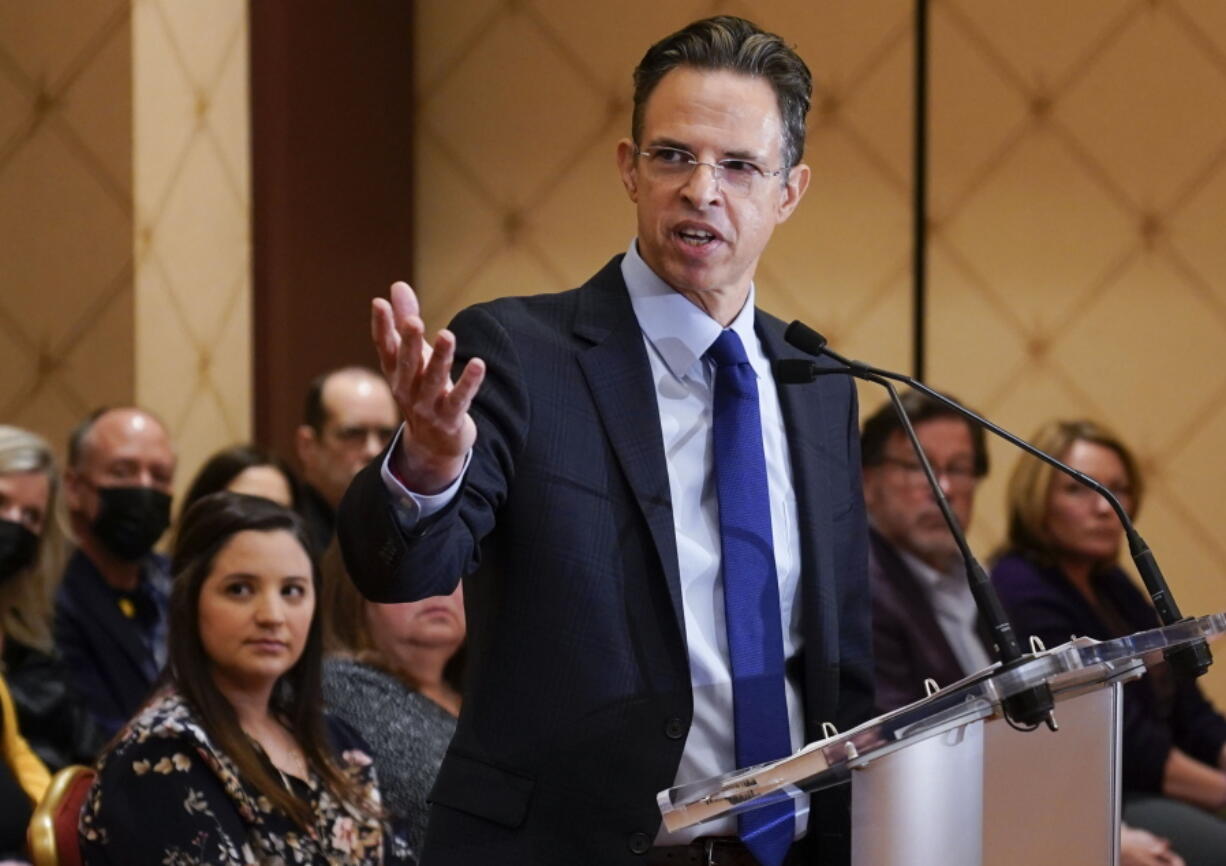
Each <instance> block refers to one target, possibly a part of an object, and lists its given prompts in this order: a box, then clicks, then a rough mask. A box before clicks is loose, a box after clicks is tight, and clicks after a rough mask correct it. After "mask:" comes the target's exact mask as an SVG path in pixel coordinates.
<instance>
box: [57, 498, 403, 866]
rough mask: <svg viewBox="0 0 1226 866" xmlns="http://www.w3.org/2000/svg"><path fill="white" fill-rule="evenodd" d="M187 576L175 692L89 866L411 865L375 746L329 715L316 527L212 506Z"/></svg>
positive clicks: (94, 841)
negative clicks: (388, 804) (388, 823)
mask: <svg viewBox="0 0 1226 866" xmlns="http://www.w3.org/2000/svg"><path fill="white" fill-rule="evenodd" d="M173 573H174V588H173V590H172V593H171V601H170V635H171V640H170V659H169V663H168V667H167V670H166V672H165V674H164V676H163V687H162V688H161V689H159V690H158V691H157V692H156V693H155V695H154V697H153V698H152V699H151V700H150V701H149V703H147V704H146V705H145V706H144V708H143V709H141V710H140V712H139V713H138V714H137V716H136V718H134V719H133V720H132V721H131V722H129V723H128V725H127V726H126V727H125V728H124V729H123V730H122V731H121V733H120V735H119V737H118V738H117V740H116V741H115V743H114V744H113V745H112V746H111V747H110V748H109V750H108V751H107V753H106V754H105V756H104V757H103V759H102V761H101V762H100V764H99V777H98V780H97V781H96V783H95V785H94V787H93V788H92V789H91V791H90V794H89V798H88V800H87V802H86V805H85V808H84V810H83V813H82V818H81V839H82V845H83V851H84V853H85V860H86V862H87V863H89V864H95V866H96V864H115V866H118V864H130V863H208V864H211V866H212V864H223V866H234V864H254V863H273V862H276V863H285V864H291V863H292V864H312V866H325V864H338V863H345V864H360V866H372V864H383V863H399V862H405V861H406V860H407V859H408V850H407V847H406V846H405V845H404V843H403V842H401V841H400V840H398V839H395V838H393V837H392V836H391V835H390V833H389V831H388V830H387V829H386V827H385V826H384V824H383V821H382V820H381V806H380V796H379V792H378V787H377V780H376V775H375V771H374V767H373V766H372V765H371V760H370V758H369V757H368V756H367V753H366V747H365V744H363V743H362V742H361V740H360V739H359V738H358V737H357V736H356V735H355V734H354V733H353V732H352V731H351V730H350V729H349V728H348V727H347V726H346V725H344V724H343V723H340V722H338V721H336V720H335V719H333V718H329V717H326V716H325V715H324V713H323V711H322V709H321V705H322V701H321V700H320V683H319V670H320V660H321V653H322V638H321V634H320V625H319V620H318V618H317V617H316V616H315V609H316V597H317V591H318V584H319V580H318V573H317V570H316V568H315V565H314V562H313V560H312V558H311V556H310V554H309V553H308V543H307V540H306V531H305V528H304V527H303V524H302V521H301V519H300V518H299V517H298V516H297V515H295V514H294V513H293V512H291V511H289V510H288V509H285V508H282V507H281V506H279V505H276V504H275V503H273V502H270V501H268V500H265V499H262V498H257V497H253V496H244V495H241V494H235V493H228V492H222V493H217V494H213V495H212V496H207V497H205V498H203V499H201V500H200V501H199V502H197V503H196V504H195V505H194V506H193V507H192V508H191V510H190V511H188V513H187V514H186V515H184V519H183V525H182V527H181V529H180V532H179V536H178V539H177V542H176V547H175V554H174V562H173Z"/></svg>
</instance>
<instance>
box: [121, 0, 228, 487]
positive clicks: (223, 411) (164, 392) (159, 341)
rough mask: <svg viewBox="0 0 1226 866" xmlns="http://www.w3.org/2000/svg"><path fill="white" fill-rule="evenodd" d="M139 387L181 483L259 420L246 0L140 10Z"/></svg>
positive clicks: (136, 154)
mask: <svg viewBox="0 0 1226 866" xmlns="http://www.w3.org/2000/svg"><path fill="white" fill-rule="evenodd" d="M132 34H133V67H134V72H135V75H134V111H133V115H134V116H133V128H134V130H135V132H134V136H133V139H134V140H133V164H134V166H135V176H134V200H135V221H136V235H135V247H136V268H135V297H136V329H135V347H136V358H135V361H136V397H137V400H138V401H139V402H140V403H141V404H142V405H145V406H148V407H149V408H151V409H153V410H154V411H156V412H158V413H159V414H160V415H161V416H162V417H163V418H164V419H165V420H166V422H167V424H168V425H169V426H170V428H171V433H172V435H173V436H174V438H175V443H176V446H177V447H178V450H179V465H180V470H179V474H178V478H177V482H178V486H179V488H180V489H182V488H183V487H184V486H185V485H186V484H187V483H188V482H189V481H190V480H191V477H192V475H193V474H194V473H195V471H196V469H197V468H198V467H199V465H200V464H201V463H202V462H203V460H204V459H206V458H207V457H208V455H209V454H210V453H212V452H213V451H215V450H217V449H218V448H220V447H222V446H224V445H227V444H229V443H231V442H235V441H240V440H244V439H247V438H248V437H249V436H250V429H251V418H250V415H251V407H250V402H251V339H250V322H251V316H250V305H251V221H250V198H251V196H250V180H249V177H250V164H249V154H248V146H247V142H248V129H249V123H248V120H247V110H248V109H247V106H248V94H247V87H248V84H247V78H248V75H247V68H248V60H247V5H246V3H245V2H243V0H224V2H210V3H180V2H175V0H136V2H134V4H133V9H132Z"/></svg>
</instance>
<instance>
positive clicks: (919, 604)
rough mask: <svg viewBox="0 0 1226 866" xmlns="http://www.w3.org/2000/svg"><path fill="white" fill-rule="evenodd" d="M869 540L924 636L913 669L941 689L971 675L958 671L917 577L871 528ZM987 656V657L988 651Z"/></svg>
mask: <svg viewBox="0 0 1226 866" xmlns="http://www.w3.org/2000/svg"><path fill="white" fill-rule="evenodd" d="M869 540H870V544H871V545H872V547H873V552H874V553H875V554H876V555H877V562H878V563H879V564H880V565H881V569H882V571H884V572H885V573H886V574H887V575H889V578H890V582H891V583H892V584H893V585H894V588H895V589H896V590H897V592H898V595H899V596H900V597H901V598H903V599H906V605H907V608H908V611H909V615H910V616H911V618H912V620H913V625H914V631H915V633H916V634H918V635H923V636H924V640H923V642H922V644H921V645H922V646H923V647H924V649H925V651H926V652H927V654H928V658H925V659H920V660H917V661H918V663H919V664H918V665H917V666H922V667H925V668H927V669H928V670H929V671H931V675H932V676H933V678H934V679H937V680H938V681H939V684H940V685H941V686H942V687H944V686H947V685H949V684H950V683H952V682H957V681H958V680H960V679H962V677H964V676H966V675H967V674H969V673H974V671H963V670H962V665H961V664H960V663H959V662H958V657H957V656H955V655H954V651H953V648H952V647H951V646H950V645H949V640H948V639H947V638H946V637H945V632H944V631H943V630H942V629H941V626H940V624H939V623H938V622H937V618H936V614H935V613H934V612H933V609H932V602H931V601H929V599H928V594H927V593H926V592H925V591H924V587H923V586H922V585H921V584H920V582H919V578H917V577H916V576H915V573H914V572H913V571H911V569H910V568H909V567H908V566H907V564H906V562H904V561H903V559H902V557H901V556H899V555H898V551H897V550H896V549H895V548H894V546H893V545H892V544H890V543H889V542H888V541H886V540H885V539H884V538H883V537H882V536H881V534H880V533H878V532H877V531H876V530H875V529H870V530H869ZM989 655H991V653H990V652H989Z"/></svg>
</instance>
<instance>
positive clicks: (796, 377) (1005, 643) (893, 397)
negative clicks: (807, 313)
mask: <svg viewBox="0 0 1226 866" xmlns="http://www.w3.org/2000/svg"><path fill="white" fill-rule="evenodd" d="M791 331H792V329H791V328H789V329H788V332H787V333H785V335H784V337H785V339H789V342H790V338H789V337H788V334H789V333H791ZM803 339H804V343H805V345H804V346H797V348H800V349H803V350H804V351H808V352H810V353H811V354H817V353H814V352H812V348H811V347H814V348H817V349H818V353H820V352H826V351H828V350H827V349H826V348H825V346H826V340H825V338H824V337H822V336H821V335H820V334H818V333H817V332H816V331H810V332H809V334H805V335H804V337H803ZM793 345H796V343H793ZM772 367H773V371H774V374H775V379H776V381H778V382H780V383H782V384H785V385H794V384H804V383H807V382H812V381H813V380H814V379H815V378H817V377H818V376H820V375H826V374H838V375H852V376H856V377H857V378H861V379H864V380H866V381H869V382H873V383H875V384H877V385H880V386H881V387H883V388H885V390H886V393H887V394H889V395H890V402H891V403H892V404H893V406H894V413H895V414H896V415H897V416H898V420H899V421H900V422H901V423H902V428H903V430H904V432H906V434H907V438H908V439H909V440H910V441H911V449H912V450H913V451H914V452H915V456H916V457H917V458H918V459H919V464H920V467H921V468H922V469H923V472H924V478H925V480H927V482H928V486H929V488H931V490H932V496H933V498H934V499H935V500H936V504H937V508H938V509H940V512H941V516H942V517H943V518H944V519H945V525H946V526H948V527H949V532H950V534H951V535H953V537H954V543H955V544H956V545H957V547H958V551H959V552H960V553H961V554H962V562H963V564H964V565H965V567H966V580H967V583H968V584H969V585H970V590H971V595H972V596H973V597H974V599H975V606H976V607H977V608H978V609H979V612H980V614H981V615H982V616H983V619H984V621H985V622H986V623H987V624H988V629H989V630H990V631H991V633H992V635H993V638H994V642H995V644H996V648H997V652H998V653H999V655H1000V661H1001V666H1002V669H1004V670H1008V669H1009V668H1011V667H1015V666H1017V665H1018V664H1021V663H1022V662H1023V661H1025V659H1024V658H1023V656H1022V649H1021V647H1020V646H1019V645H1018V640H1017V634H1016V633H1015V632H1014V630H1013V625H1012V623H1010V622H1009V617H1008V616H1007V615H1006V614H1005V609H1004V606H1003V605H1001V603H1000V598H999V596H997V594H996V588H995V587H994V586H992V582H991V581H990V580H989V579H988V575H987V572H985V571H984V570H983V566H982V565H980V564H979V561H978V560H977V559H976V558H975V555H974V554H973V553H972V552H971V547H970V544H969V543H968V542H967V540H966V533H964V532H963V531H962V527H961V526H960V525H959V524H958V518H957V516H956V515H955V514H954V512H953V509H952V508H950V506H949V500H948V499H947V498H946V496H945V491H944V490H942V489H941V485H940V483H939V482H938V481H937V477H936V473H934V472H933V471H932V464H931V463H929V462H928V455H927V454H926V453H925V452H924V448H923V446H922V445H920V441H919V437H918V436H917V435H916V433H915V427H914V426H913V425H912V424H911V419H910V418H909V417H908V416H907V410H906V409H905V408H904V407H903V405H902V400H901V399H899V396H898V391H897V389H896V388H895V387H894V384H893V383H892V382H890V381H889V380H888V379H886V378H884V377H882V376H879V375H877V374H875V373H874V372H873V371H871V370H868V369H867V368H857V369H855V370H853V369H852V367H851V366H850V365H844V366H842V367H822V366H820V365H818V364H815V363H814V362H812V361H806V360H804V359H800V358H785V359H780V360H777V361H775V362H774V363H773V364H772ZM1002 703H1003V706H1004V710H1005V716H1006V718H1007V719H1008V720H1009V721H1010V722H1011V723H1013V724H1014V725H1015V726H1019V727H1025V728H1027V729H1033V728H1035V727H1037V726H1038V724H1039V723H1040V722H1044V721H1046V723H1047V726H1048V727H1049V728H1051V729H1052V730H1053V731H1054V730H1056V724H1055V719H1054V717H1053V716H1052V709H1053V707H1054V706H1055V699H1054V698H1053V697H1052V693H1051V687H1050V686H1048V684H1047V683H1046V682H1044V683H1040V684H1039V685H1036V686H1032V687H1030V688H1028V689H1023V690H1022V691H1020V692H1018V693H1016V694H1013V695H1010V696H1009V697H1008V698H1006V699H1005V700H1004V701H1003V702H1002Z"/></svg>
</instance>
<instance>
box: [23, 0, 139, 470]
mask: <svg viewBox="0 0 1226 866" xmlns="http://www.w3.org/2000/svg"><path fill="white" fill-rule="evenodd" d="M129 21H130V19H129V10H128V4H127V3H126V2H118V0H100V2H97V3H90V4H86V6H81V5H80V4H76V3H70V2H64V0H49V2H46V3H4V4H0V261H3V262H4V266H3V268H0V365H2V368H3V369H4V371H5V375H4V376H3V377H0V421H3V422H4V423H13V424H19V425H23V426H26V427H29V428H31V429H34V430H37V431H39V432H41V433H43V434H44V435H46V436H47V437H48V438H49V439H50V440H51V441H52V442H54V443H55V444H56V445H57V447H62V444H63V440H64V436H65V434H66V433H67V431H68V429H69V428H70V427H71V426H72V425H73V424H74V423H75V422H76V421H77V420H79V419H80V417H81V416H82V415H83V414H84V413H85V412H86V411H88V410H89V408H91V407H92V406H94V405H98V404H102V403H117V402H127V401H130V400H131V399H132V397H133V391H134V386H133V376H132V369H133V363H132V358H133V350H132V337H133V321H132V304H133V296H132V202H131V191H132V171H131V163H130V154H131V142H132V130H131V118H132V94H131V84H130V78H131V65H130V62H129V61H130V57H131V33H130V27H129Z"/></svg>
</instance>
